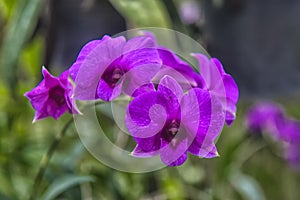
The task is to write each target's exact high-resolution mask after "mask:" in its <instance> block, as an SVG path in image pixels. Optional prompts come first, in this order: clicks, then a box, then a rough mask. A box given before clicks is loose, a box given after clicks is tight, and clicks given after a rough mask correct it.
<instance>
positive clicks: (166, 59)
mask: <svg viewBox="0 0 300 200" xmlns="http://www.w3.org/2000/svg"><path fill="white" fill-rule="evenodd" d="M158 53H159V56H160V58H161V60H162V64H163V67H162V70H160V71H159V73H158V74H157V75H156V76H155V79H156V80H160V79H161V78H162V77H163V76H165V75H169V76H171V77H173V78H174V79H175V80H176V81H177V82H178V83H179V84H180V85H181V86H182V87H183V88H184V89H190V88H191V87H202V86H203V80H202V77H201V76H200V75H199V74H197V73H195V72H194V70H193V69H192V68H191V67H190V66H189V65H188V64H187V63H186V62H184V61H182V60H181V59H180V58H179V57H178V56H177V55H176V54H174V53H173V52H172V51H170V50H168V49H166V48H164V47H159V49H158Z"/></svg>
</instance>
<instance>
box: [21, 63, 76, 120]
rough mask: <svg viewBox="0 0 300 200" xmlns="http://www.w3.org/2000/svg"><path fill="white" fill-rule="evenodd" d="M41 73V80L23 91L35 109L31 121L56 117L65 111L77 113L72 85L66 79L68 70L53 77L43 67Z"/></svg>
mask: <svg viewBox="0 0 300 200" xmlns="http://www.w3.org/2000/svg"><path fill="white" fill-rule="evenodd" d="M42 73H43V76H44V79H43V80H42V82H41V83H40V84H39V85H38V86H36V87H35V88H34V89H33V90H31V91H29V92H26V93H25V96H26V97H27V98H28V99H29V100H30V103H31V105H32V107H33V108H34V109H35V110H36V113H35V117H34V119H33V122H35V121H37V120H40V119H43V118H46V117H49V116H51V117H53V118H54V119H57V118H59V117H60V116H61V115H62V114H64V113H65V112H66V111H69V112H70V113H73V114H78V113H79V110H78V109H77V107H76V104H75V101H74V100H73V99H72V94H73V85H72V83H71V82H70V81H69V79H68V71H65V72H64V73H62V74H61V75H60V76H59V77H54V76H52V75H51V74H50V73H49V72H48V71H47V69H46V68H44V67H43V69H42Z"/></svg>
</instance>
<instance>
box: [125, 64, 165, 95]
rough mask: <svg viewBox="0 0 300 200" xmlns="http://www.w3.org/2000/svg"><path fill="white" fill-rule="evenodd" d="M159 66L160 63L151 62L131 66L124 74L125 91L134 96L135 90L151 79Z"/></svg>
mask: <svg viewBox="0 0 300 200" xmlns="http://www.w3.org/2000/svg"><path fill="white" fill-rule="evenodd" d="M150 61H151V60H150ZM159 68H160V64H159V63H151V62H149V63H145V64H141V65H138V66H136V67H133V68H131V69H130V70H129V71H127V73H126V74H125V75H124V88H123V90H124V92H125V93H126V94H128V95H130V96H132V95H133V93H134V91H136V90H137V89H138V88H140V87H141V86H143V85H146V84H148V83H149V82H150V81H151V79H152V78H153V76H154V75H155V74H156V73H157V71H158V70H159Z"/></svg>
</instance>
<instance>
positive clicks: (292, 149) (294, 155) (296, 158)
mask: <svg viewBox="0 0 300 200" xmlns="http://www.w3.org/2000/svg"><path fill="white" fill-rule="evenodd" d="M285 157H286V159H287V161H288V162H289V164H290V166H291V167H293V168H295V169H296V168H298V167H299V166H300V143H298V144H288V145H287V146H286V152H285Z"/></svg>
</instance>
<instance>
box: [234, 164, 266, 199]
mask: <svg viewBox="0 0 300 200" xmlns="http://www.w3.org/2000/svg"><path fill="white" fill-rule="evenodd" d="M229 180H230V182H231V184H232V185H233V187H234V188H235V189H236V190H237V192H239V194H241V195H242V197H243V199H246V200H265V199H266V198H265V196H264V193H263V190H262V188H261V186H260V185H259V183H258V182H257V181H256V180H255V179H254V178H253V177H251V176H248V175H245V174H242V173H241V172H239V171H238V170H237V169H236V168H233V169H232V171H231V174H230V176H229Z"/></svg>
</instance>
